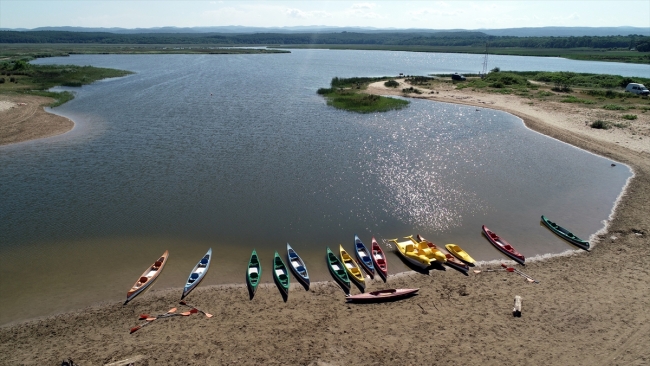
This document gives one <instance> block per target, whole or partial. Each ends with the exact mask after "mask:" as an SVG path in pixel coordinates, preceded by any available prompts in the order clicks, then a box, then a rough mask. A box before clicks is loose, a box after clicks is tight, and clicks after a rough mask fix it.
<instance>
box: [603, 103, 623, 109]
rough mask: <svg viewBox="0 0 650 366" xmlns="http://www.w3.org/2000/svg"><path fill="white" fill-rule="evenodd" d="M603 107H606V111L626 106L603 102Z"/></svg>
mask: <svg viewBox="0 0 650 366" xmlns="http://www.w3.org/2000/svg"><path fill="white" fill-rule="evenodd" d="M603 109H607V110H608V111H624V110H625V109H627V108H625V107H623V106H622V105H618V104H605V105H604V106H603Z"/></svg>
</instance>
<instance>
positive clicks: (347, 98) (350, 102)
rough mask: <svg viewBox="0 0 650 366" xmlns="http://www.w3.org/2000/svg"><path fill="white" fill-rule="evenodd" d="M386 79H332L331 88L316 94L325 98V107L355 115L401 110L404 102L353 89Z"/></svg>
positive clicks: (322, 89)
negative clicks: (354, 113) (355, 113)
mask: <svg viewBox="0 0 650 366" xmlns="http://www.w3.org/2000/svg"><path fill="white" fill-rule="evenodd" d="M385 79H386V78H347V79H346V78H338V77H335V78H333V79H332V82H331V88H320V89H318V91H317V93H318V94H320V95H322V96H324V97H325V98H327V105H330V106H332V107H335V108H339V109H345V110H347V111H351V112H357V113H374V112H387V111H390V110H394V109H402V108H404V107H406V106H407V105H408V104H409V102H408V101H406V100H401V99H396V98H387V97H381V96H378V95H373V94H362V93H357V92H355V91H354V90H353V89H354V88H356V89H361V88H362V87H363V88H365V87H366V86H367V85H368V84H369V83H371V82H375V81H380V80H385Z"/></svg>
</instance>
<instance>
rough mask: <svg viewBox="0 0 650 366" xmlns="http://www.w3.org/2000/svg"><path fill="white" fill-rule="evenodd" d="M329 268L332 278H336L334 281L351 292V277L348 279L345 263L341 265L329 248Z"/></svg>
mask: <svg viewBox="0 0 650 366" xmlns="http://www.w3.org/2000/svg"><path fill="white" fill-rule="evenodd" d="M327 267H328V268H329V270H330V272H331V273H332V276H334V279H335V280H337V281H338V282H339V283H340V284H341V285H343V286H344V287H345V288H346V289H348V290H349V289H350V277H348V274H347V273H346V272H345V267H343V263H341V261H340V260H339V259H338V258H337V257H336V256H335V255H334V253H333V252H332V250H331V249H330V248H329V247H327Z"/></svg>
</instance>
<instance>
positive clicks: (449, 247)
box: [445, 244, 476, 266]
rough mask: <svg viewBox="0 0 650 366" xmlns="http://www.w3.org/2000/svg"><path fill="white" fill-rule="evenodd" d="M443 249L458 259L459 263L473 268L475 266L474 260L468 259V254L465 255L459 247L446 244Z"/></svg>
mask: <svg viewBox="0 0 650 366" xmlns="http://www.w3.org/2000/svg"><path fill="white" fill-rule="evenodd" d="M445 248H447V250H448V251H449V253H451V254H452V255H453V256H454V257H456V258H458V259H460V260H461V261H463V262H465V263H467V264H469V265H470V266H474V265H475V264H476V261H475V260H474V258H472V257H470V255H469V254H467V252H466V251H464V250H463V249H462V248H461V247H459V246H458V245H456V244H446V245H445Z"/></svg>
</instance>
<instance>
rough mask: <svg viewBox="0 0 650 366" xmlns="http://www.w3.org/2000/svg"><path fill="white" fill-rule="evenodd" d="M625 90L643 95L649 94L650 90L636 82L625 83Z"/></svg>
mask: <svg viewBox="0 0 650 366" xmlns="http://www.w3.org/2000/svg"><path fill="white" fill-rule="evenodd" d="M625 91H626V92H630V93H633V94H638V95H643V96H648V94H650V90H648V88H646V87H645V85H643V84H637V83H629V84H627V87H625Z"/></svg>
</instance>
